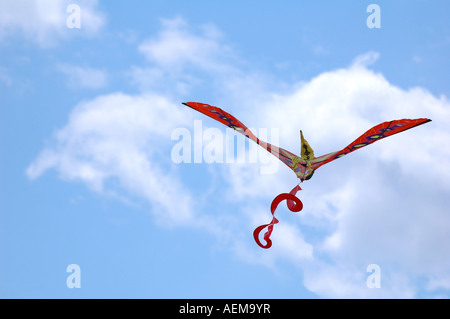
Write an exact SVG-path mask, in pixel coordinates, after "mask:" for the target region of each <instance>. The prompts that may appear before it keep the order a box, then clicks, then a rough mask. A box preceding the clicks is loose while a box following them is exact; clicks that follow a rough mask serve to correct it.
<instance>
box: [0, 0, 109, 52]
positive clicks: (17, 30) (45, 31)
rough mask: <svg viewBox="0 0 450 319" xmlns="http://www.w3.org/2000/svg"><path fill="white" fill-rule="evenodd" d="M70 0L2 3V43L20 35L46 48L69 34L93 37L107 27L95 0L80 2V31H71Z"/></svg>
mask: <svg viewBox="0 0 450 319" xmlns="http://www.w3.org/2000/svg"><path fill="white" fill-rule="evenodd" d="M71 3H73V2H72V1H70V0H35V1H28V0H16V1H0V40H1V39H4V38H7V37H10V36H13V35H17V34H19V35H21V36H23V37H25V38H26V39H28V40H30V41H32V42H35V43H38V44H39V45H41V46H43V47H47V46H51V45H54V44H55V43H56V41H57V40H58V39H61V38H66V37H68V36H69V35H70V34H77V35H78V34H83V35H88V36H90V35H93V34H96V33H97V32H98V31H99V30H100V29H101V28H102V27H103V25H104V24H105V17H104V15H103V14H102V13H100V12H99V11H98V10H97V1H96V0H81V1H78V2H77V5H78V6H79V7H80V9H81V13H80V17H81V28H80V29H69V28H68V27H67V24H66V20H67V18H68V17H69V15H70V13H67V12H66V10H67V7H68V5H69V4H71Z"/></svg>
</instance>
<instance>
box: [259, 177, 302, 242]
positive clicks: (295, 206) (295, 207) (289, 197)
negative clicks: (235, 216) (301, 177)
mask: <svg viewBox="0 0 450 319" xmlns="http://www.w3.org/2000/svg"><path fill="white" fill-rule="evenodd" d="M299 190H301V188H300V185H297V186H296V187H294V188H293V189H292V190H291V191H290V193H289V194H288V193H282V194H280V195H278V196H277V197H275V199H274V200H273V201H272V205H270V211H271V212H272V216H273V218H272V221H271V222H270V224H265V225H261V226H259V227H257V228H256V229H255V230H254V231H253V237H254V238H255V241H256V243H257V244H258V245H259V246H260V247H262V248H266V249H267V248H270V247H271V246H272V241H271V240H270V235H271V234H272V231H273V226H274V225H275V224H277V223H278V219H276V218H275V210H276V209H277V206H278V204H279V203H281V202H282V201H283V200H286V203H287V207H288V208H289V210H290V211H291V212H299V211H301V210H302V209H303V203H302V201H301V200H300V199H298V198H297V197H296V196H295V194H297V192H298V191H299ZM266 227H267V232H266V233H265V234H264V236H263V238H264V240H265V241H266V243H267V244H266V245H263V244H262V243H261V242H260V240H259V233H260V232H261V231H262V230H263V229H264V228H266Z"/></svg>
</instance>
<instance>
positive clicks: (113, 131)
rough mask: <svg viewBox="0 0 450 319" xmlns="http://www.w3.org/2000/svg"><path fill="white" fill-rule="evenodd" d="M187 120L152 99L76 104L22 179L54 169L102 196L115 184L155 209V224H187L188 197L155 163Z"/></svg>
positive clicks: (108, 98) (101, 99) (171, 106)
mask: <svg viewBox="0 0 450 319" xmlns="http://www.w3.org/2000/svg"><path fill="white" fill-rule="evenodd" d="M187 118H188V116H186V114H184V113H183V112H181V111H180V110H179V108H177V106H176V105H175V104H174V103H173V102H171V101H169V100H167V99H166V98H164V97H162V96H158V95H143V96H130V95H126V94H122V93H116V94H110V95H105V96H100V97H97V98H96V99H94V100H91V101H87V102H82V103H80V104H79V105H78V106H76V107H75V109H74V110H73V111H72V113H71V115H70V118H69V121H68V123H67V125H66V126H65V127H64V128H62V129H61V130H59V131H58V132H57V133H56V135H55V138H54V145H53V146H51V147H49V148H46V149H44V150H43V151H42V152H41V154H40V155H39V156H38V158H37V159H36V160H35V161H34V162H33V163H32V164H31V165H30V166H29V167H28V169H27V175H28V176H29V177H30V178H37V177H39V176H40V175H42V174H43V173H44V172H45V171H46V170H48V169H50V168H55V169H57V170H58V172H59V174H60V175H61V177H62V178H63V179H66V180H70V181H72V180H80V181H82V182H84V183H86V184H87V185H88V186H89V187H90V188H91V189H93V190H95V191H99V192H108V191H109V187H108V186H107V185H105V184H107V183H108V182H111V181H114V180H118V183H119V185H120V186H121V188H122V190H125V191H126V192H130V193H132V194H134V195H137V196H140V197H143V198H146V199H147V200H148V201H149V202H151V203H152V204H153V205H155V206H156V208H155V209H154V210H153V211H154V212H160V215H158V216H156V217H157V218H160V219H167V220H168V221H171V222H173V223H178V222H188V221H189V220H190V218H191V217H192V211H191V208H192V203H191V199H190V196H189V192H188V191H187V189H185V187H184V186H183V185H181V184H180V181H179V179H178V178H177V177H176V175H175V173H174V172H173V171H172V168H171V165H167V166H164V165H163V164H161V163H164V160H158V159H157V158H158V157H160V156H162V157H163V156H164V154H170V147H169V146H170V145H168V144H167V141H168V140H170V139H169V138H167V136H169V137H170V132H171V130H172V129H173V127H176V126H179V125H183V124H186V119H187ZM165 160H166V161H169V160H170V157H169V158H166V159H165ZM174 198H176V199H177V200H176V201H174V200H173V199H174Z"/></svg>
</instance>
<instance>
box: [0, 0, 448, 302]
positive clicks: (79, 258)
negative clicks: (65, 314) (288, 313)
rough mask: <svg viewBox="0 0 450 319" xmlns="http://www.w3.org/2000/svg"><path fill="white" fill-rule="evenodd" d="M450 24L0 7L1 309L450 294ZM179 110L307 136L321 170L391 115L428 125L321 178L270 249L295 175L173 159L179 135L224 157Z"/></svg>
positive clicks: (250, 7)
mask: <svg viewBox="0 0 450 319" xmlns="http://www.w3.org/2000/svg"><path fill="white" fill-rule="evenodd" d="M371 3H374V4H377V5H379V8H380V9H381V14H380V17H381V28H372V29H371V28H368V27H367V24H366V19H367V17H368V16H369V15H370V13H368V12H366V8H367V6H368V5H369V4H371ZM70 4H77V5H78V7H79V8H80V22H81V25H80V28H68V26H67V23H66V20H67V18H68V17H69V15H70V13H67V12H66V9H67V7H68V6H69V5H70ZM449 9H450V5H449V3H448V1H438V0H436V1H433V2H432V3H430V2H426V1H419V0H414V1H316V2H312V1H310V2H306V1H282V2H280V1H277V2H275V1H270V2H269V1H246V2H245V3H242V2H237V1H228V2H219V1H215V2H214V1H194V2H189V3H187V2H185V1H170V2H168V1H131V2H126V3H124V2H119V1H115V2H112V1H109V2H106V1H95V0H85V1H75V0H73V1H63V0H61V1H43V0H42V1H26V0H21V1H6V0H0V112H1V113H0V120H1V122H0V144H1V155H0V180H1V183H0V194H1V196H0V297H2V298H448V297H449V295H450V272H449V269H450V255H449V253H448V252H449V251H450V215H449V210H448V207H449V206H450V202H449V197H448V194H449V191H450V183H449V180H450V179H449V177H450V171H449V167H450V162H449V156H450V147H449V146H448V138H449V137H450V129H449V127H450V122H449V121H450V102H449V99H448V96H450V89H449V86H448V83H449V82H450V75H449V74H450V72H449V71H450V62H449V59H448V57H449V56H450V22H449V20H448V10H449ZM186 101H199V102H204V103H208V104H212V105H216V106H218V107H221V108H223V109H225V110H227V111H228V112H230V113H231V114H234V115H235V116H236V117H237V118H238V119H240V120H241V121H242V122H243V123H244V124H246V125H247V126H249V127H252V128H255V131H256V132H260V133H261V134H264V133H263V132H264V130H265V129H266V130H267V131H268V132H269V136H268V139H269V141H272V142H274V141H276V142H277V143H275V144H279V146H281V147H283V148H286V149H287V150H290V151H291V152H294V153H296V152H298V150H299V135H298V131H299V130H300V129H302V130H303V133H304V134H305V137H306V138H307V140H308V142H309V143H310V144H311V146H312V147H313V148H314V150H315V153H316V155H322V154H325V153H329V152H332V151H337V150H339V149H341V148H342V147H344V146H345V145H347V144H348V143H349V142H351V141H353V140H354V139H355V138H356V137H358V136H359V135H360V134H362V133H363V132H364V131H365V130H367V129H369V128H370V127H371V126H373V125H376V124H378V123H381V122H384V121H387V120H393V119H400V118H418V117H427V118H431V119H432V120H433V121H432V122H431V123H428V124H426V125H424V126H420V127H418V128H415V129H413V130H409V131H407V132H405V133H402V134H399V135H396V136H394V137H391V138H389V139H385V140H383V141H380V142H378V143H376V144H373V145H371V146H369V147H367V148H364V149H362V150H360V151H358V152H355V153H353V154H351V155H350V156H348V157H345V158H343V159H340V160H339V161H336V162H333V163H330V164H328V165H326V166H323V167H321V168H320V170H318V171H317V172H316V173H315V175H314V177H313V178H312V179H311V180H310V181H308V182H305V183H303V184H302V185H301V186H302V191H300V192H299V193H298V196H299V198H300V199H301V200H302V201H303V205H304V208H303V210H302V211H301V212H300V213H298V214H293V213H291V212H289V211H288V210H287V209H286V207H285V205H284V203H282V204H280V206H279V208H278V210H277V216H278V219H279V220H280V223H279V224H277V225H276V226H275V229H274V233H273V235H272V240H273V246H272V247H271V248H270V249H268V250H263V249H261V248H260V247H258V246H257V245H256V244H255V242H254V241H253V237H252V232H253V229H254V228H255V227H257V226H259V225H261V224H265V223H268V222H269V221H270V217H271V215H270V210H269V208H270V204H271V202H272V200H273V198H274V197H275V196H276V195H278V194H279V193H283V192H288V191H289V190H290V189H292V188H293V187H294V186H295V185H296V184H297V183H298V180H297V179H296V177H295V175H294V174H293V173H292V172H291V171H290V170H289V169H288V168H287V167H285V166H284V165H283V166H282V165H281V164H280V165H277V164H274V165H277V166H276V171H275V172H273V173H270V174H264V173H263V168H264V167H266V166H267V165H268V164H267V158H264V156H263V154H260V155H259V156H260V157H258V158H259V160H258V161H257V162H256V163H251V162H249V161H248V160H243V163H241V162H238V158H235V160H234V161H233V163H228V164H226V163H212V164H210V163H206V162H205V161H204V160H203V161H202V163H175V162H174V160H173V157H172V149H173V147H174V146H175V145H176V144H177V143H178V142H179V140H178V139H177V138H174V137H173V134H174V132H177V130H178V131H179V130H180V129H181V130H184V132H186V131H187V132H189V133H190V134H191V138H192V140H191V144H190V145H191V147H192V149H194V148H195V147H196V146H197V147H200V148H201V147H202V146H203V147H205V146H207V145H210V146H213V147H218V148H217V149H220V147H223V148H224V149H225V150H226V148H227V147H229V146H227V145H223V143H224V142H222V143H221V142H220V139H219V140H216V141H215V142H211V140H208V138H207V137H206V136H205V132H210V133H211V132H212V133H213V134H212V135H214V136H216V137H217V136H220V134H222V135H223V136H224V135H225V133H226V130H225V127H223V126H222V125H221V124H220V123H217V122H214V121H213V120H211V119H209V118H206V117H205V116H203V115H202V114H200V113H197V112H195V111H193V110H191V109H189V108H187V107H184V106H183V105H181V102H186ZM199 120H201V124H202V132H201V133H203V135H200V136H199V135H195V132H194V126H195V125H194V123H195V122H194V121H199ZM197 123H198V122H197ZM208 130H209V131H208ZM271 130H273V131H271ZM272 132H275V133H274V134H272ZM241 138H243V137H241V136H239V137H236V138H235V140H236V141H237V140H239V139H241ZM209 143H212V144H209ZM246 143H247V144H246V145H248V141H246ZM252 152H254V150H253V148H252V147H250V146H246V151H245V153H246V154H239V155H237V156H238V157H239V156H244V157H245V156H250V155H249V154H252ZM220 155H221V154H220V152H219V156H220ZM274 160H275V162H276V159H274ZM275 162H270V163H275ZM70 264H77V265H79V267H80V270H81V273H80V282H81V288H72V289H70V288H68V287H67V285H66V279H67V277H68V276H69V275H70V273H68V272H66V269H67V266H68V265H70ZM372 264H376V265H378V266H379V269H380V271H381V273H380V277H379V278H380V282H381V287H380V288H369V287H368V286H367V284H366V280H367V278H368V276H369V275H370V273H368V272H367V267H368V266H369V265H372Z"/></svg>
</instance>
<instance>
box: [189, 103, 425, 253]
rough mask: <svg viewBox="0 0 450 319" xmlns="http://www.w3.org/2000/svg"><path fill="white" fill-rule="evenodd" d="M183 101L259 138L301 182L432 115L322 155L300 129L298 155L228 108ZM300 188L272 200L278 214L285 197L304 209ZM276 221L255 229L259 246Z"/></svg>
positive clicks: (394, 124)
mask: <svg viewBox="0 0 450 319" xmlns="http://www.w3.org/2000/svg"><path fill="white" fill-rule="evenodd" d="M183 104H184V105H186V106H189V107H191V108H193V109H194V110H197V111H199V112H201V113H203V114H205V115H207V116H209V117H211V118H213V119H215V120H217V121H219V122H220V123H222V124H224V125H226V126H228V127H230V128H232V129H234V130H236V131H238V132H239V133H241V134H243V135H244V136H246V137H247V138H249V139H251V140H252V141H254V142H256V143H257V144H258V145H260V146H261V147H263V148H264V149H266V150H267V151H268V152H269V153H271V154H273V155H274V156H276V157H277V158H278V159H279V160H280V161H282V162H283V163H284V164H286V165H287V166H288V167H289V168H290V169H292V170H293V171H294V173H295V174H296V175H297V177H298V178H299V179H300V182H303V181H305V180H309V179H310V178H311V177H312V176H313V174H314V172H315V170H317V169H318V168H319V167H321V166H322V165H325V164H327V163H329V162H332V161H334V160H336V159H338V158H341V157H342V156H344V155H347V154H349V153H351V152H353V151H355V150H358V149H360V148H363V147H364V146H367V145H369V144H372V143H374V142H376V141H379V140H381V139H383V138H385V137H388V136H391V135H394V134H397V133H400V132H403V131H406V130H408V129H410V128H413V127H416V126H418V125H421V124H424V123H427V122H430V121H431V120H430V119H427V118H419V119H402V120H394V121H388V122H384V123H381V124H378V125H376V126H374V127H372V128H371V129H370V130H368V131H367V132H365V133H364V134H362V135H361V136H360V137H358V138H357V139H356V140H354V141H353V142H352V143H350V144H349V145H347V146H346V147H344V148H343V149H341V150H340V151H337V152H332V153H328V154H325V155H322V156H319V157H315V156H314V150H313V149H312V148H311V146H310V145H309V143H308V142H307V141H306V139H305V138H304V137H303V132H302V131H300V142H301V145H300V156H297V155H295V154H294V153H291V152H289V151H287V150H285V149H283V148H281V147H278V146H275V145H272V144H270V143H267V142H265V141H263V140H260V139H259V138H257V137H256V136H255V134H253V133H252V132H251V131H250V130H249V129H248V128H247V127H246V126H245V125H244V124H242V123H241V122H240V121H239V120H238V119H236V118H235V117H234V116H233V115H231V114H229V113H227V112H225V111H224V110H222V109H220V108H218V107H215V106H211V105H208V104H204V103H198V102H187V103H183ZM300 189H301V188H300V186H296V187H295V188H294V189H293V190H292V191H291V192H290V193H289V194H288V193H283V194H280V195H279V196H277V197H276V198H275V199H274V201H273V202H272V206H271V211H272V215H274V214H275V209H276V207H277V205H278V204H279V203H280V202H281V201H282V200H287V206H288V208H289V210H291V211H293V212H297V211H300V210H301V209H302V207H303V204H302V203H301V201H300V200H299V199H298V198H297V197H295V194H296V193H297V191H298V190H300ZM276 223H278V220H277V219H276V218H275V216H274V217H273V219H272V222H271V223H270V224H267V225H262V226H260V227H258V228H256V229H255V231H254V238H255V241H256V242H257V244H258V245H259V246H261V247H263V248H269V247H270V246H271V245H272V242H271V241H270V238H269V237H270V235H271V233H272V230H273V225H274V224H276ZM265 227H267V228H268V231H267V232H266V233H265V235H264V239H265V240H266V242H267V244H266V245H263V244H261V242H260V241H259V237H258V236H259V233H260V232H261V231H262V229H264V228H265Z"/></svg>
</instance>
